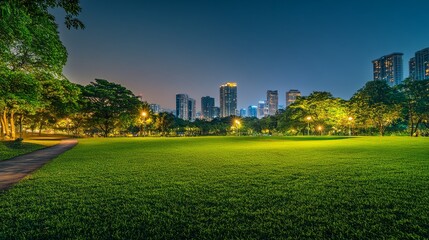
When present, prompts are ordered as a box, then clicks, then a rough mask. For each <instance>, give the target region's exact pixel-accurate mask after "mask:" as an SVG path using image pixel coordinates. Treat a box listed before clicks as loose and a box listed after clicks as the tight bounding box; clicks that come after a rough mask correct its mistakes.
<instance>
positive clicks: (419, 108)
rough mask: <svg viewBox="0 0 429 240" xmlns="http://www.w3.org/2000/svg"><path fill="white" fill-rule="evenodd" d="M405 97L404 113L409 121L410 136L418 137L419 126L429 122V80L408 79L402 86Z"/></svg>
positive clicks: (400, 87)
mask: <svg viewBox="0 0 429 240" xmlns="http://www.w3.org/2000/svg"><path fill="white" fill-rule="evenodd" d="M399 89H400V90H401V92H402V94H403V95H404V102H403V104H404V113H405V118H407V119H408V125H409V129H410V136H418V129H419V126H420V128H421V125H422V124H423V123H425V121H426V122H427V121H429V79H427V80H420V81H417V80H413V79H410V78H408V79H406V80H405V81H404V82H403V83H402V84H401V85H400V86H399Z"/></svg>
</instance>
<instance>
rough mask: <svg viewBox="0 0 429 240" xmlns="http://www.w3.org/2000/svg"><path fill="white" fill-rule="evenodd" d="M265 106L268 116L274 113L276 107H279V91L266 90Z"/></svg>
mask: <svg viewBox="0 0 429 240" xmlns="http://www.w3.org/2000/svg"><path fill="white" fill-rule="evenodd" d="M267 107H268V113H267V115H269V116H274V115H276V112H277V109H278V108H279V92H278V91H277V90H275V91H272V90H268V91H267Z"/></svg>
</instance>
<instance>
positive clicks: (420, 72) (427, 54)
mask: <svg viewBox="0 0 429 240" xmlns="http://www.w3.org/2000/svg"><path fill="white" fill-rule="evenodd" d="M411 64H414V66H411ZM412 67H413V68H412ZM410 77H411V78H413V79H415V80H424V79H428V78H429V48H425V49H422V50H420V51H417V52H416V53H415V56H414V57H413V58H411V59H410Z"/></svg>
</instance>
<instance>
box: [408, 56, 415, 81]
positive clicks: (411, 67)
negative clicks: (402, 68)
mask: <svg viewBox="0 0 429 240" xmlns="http://www.w3.org/2000/svg"><path fill="white" fill-rule="evenodd" d="M408 70H409V77H410V78H412V79H416V58H415V57H412V58H410V61H408Z"/></svg>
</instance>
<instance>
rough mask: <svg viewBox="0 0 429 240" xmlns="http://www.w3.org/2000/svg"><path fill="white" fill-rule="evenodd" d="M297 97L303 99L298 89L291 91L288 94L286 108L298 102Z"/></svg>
mask: <svg viewBox="0 0 429 240" xmlns="http://www.w3.org/2000/svg"><path fill="white" fill-rule="evenodd" d="M297 97H301V92H300V91H299V90H296V89H291V90H289V91H287V92H286V108H287V107H289V106H290V105H291V104H292V103H294V102H295V101H296V98H297Z"/></svg>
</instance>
